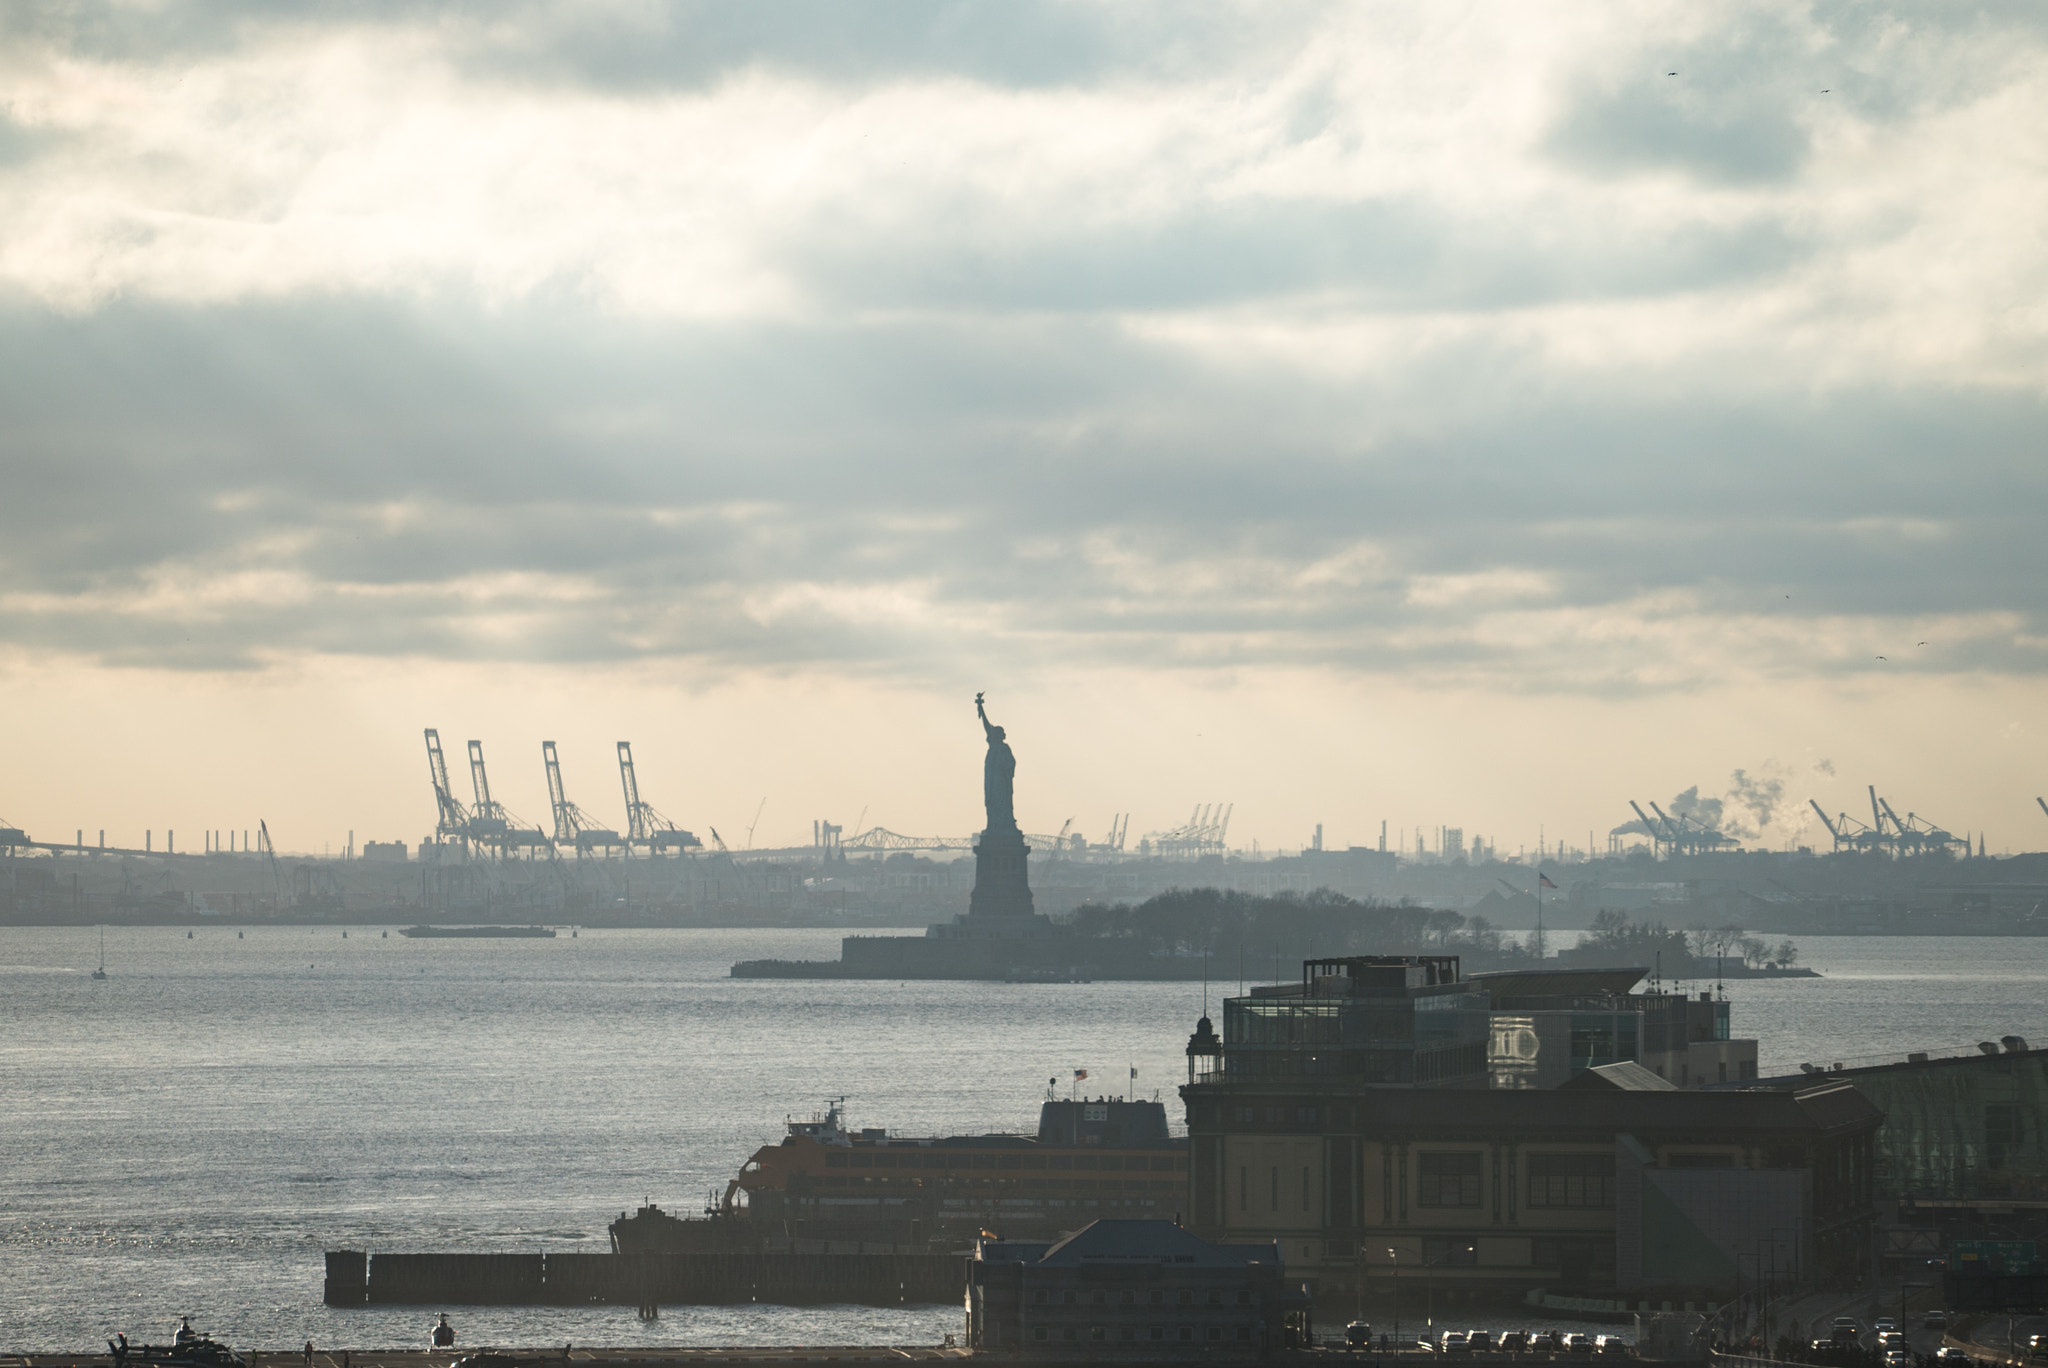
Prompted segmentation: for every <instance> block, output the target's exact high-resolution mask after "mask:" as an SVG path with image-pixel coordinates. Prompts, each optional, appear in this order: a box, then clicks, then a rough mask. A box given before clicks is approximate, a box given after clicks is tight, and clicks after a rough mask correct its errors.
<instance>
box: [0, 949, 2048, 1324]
mask: <svg viewBox="0 0 2048 1368" xmlns="http://www.w3.org/2000/svg"><path fill="white" fill-rule="evenodd" d="M837 940H838V938H837V933H834V932H829V931H585V932H582V933H580V934H579V935H578V936H577V937H576V938H574V939H571V938H570V937H569V936H568V935H567V934H566V932H565V933H564V934H563V935H562V936H561V937H560V938H559V939H556V940H532V941H468V942H465V941H450V940H429V941H410V940H405V939H403V938H401V937H399V936H398V935H397V934H396V933H395V932H394V933H393V934H391V935H390V936H388V937H385V936H381V935H380V934H379V932H378V930H377V929H375V928H369V929H352V930H351V931H350V932H349V934H348V937H347V938H346V939H343V937H342V934H341V932H340V931H339V930H335V929H321V930H318V931H308V930H305V929H297V930H285V929H268V928H266V929H251V930H248V931H246V932H245V933H243V935H242V936H241V937H240V938H238V937H237V934H236V932H235V930H234V929H233V928H225V927H207V928H202V929H200V930H198V931H197V932H196V934H194V935H193V937H192V938H191V939H187V938H186V933H185V931H184V929H182V928H178V929H171V928H150V929H138V928H111V929H109V930H108V932H107V940H106V957H107V970H108V973H109V975H110V977H109V978H108V979H107V980H105V981H94V980H93V979H92V978H91V977H90V973H91V970H92V968H93V966H94V963H95V962H96V959H97V956H98V953H99V942H98V939H97V935H96V933H94V932H91V931H86V930H77V929H60V928H0V1118H4V1124H0V1352H5V1351H9V1350H15V1351H18V1350H59V1351H70V1350H87V1349H91V1348H92V1347H94V1346H95V1345H96V1344H98V1342H99V1341H100V1340H101V1339H103V1338H104V1337H105V1336H106V1335H109V1334H111V1333H112V1332H113V1331H115V1330H125V1331H127V1333H128V1334H129V1336H130V1337H131V1338H138V1337H140V1336H141V1335H142V1334H144V1333H148V1334H150V1335H152V1337H154V1336H158V1335H161V1334H163V1333H165V1332H166V1331H167V1330H168V1328H169V1327H170V1326H171V1325H172V1324H174V1323H175V1317H176V1316H177V1315H180V1314H190V1315H192V1316H193V1318H194V1322H195V1324H198V1325H201V1326H203V1327H205V1328H208V1329H210V1330H212V1331H214V1332H216V1333H218V1334H220V1335H222V1336H223V1337H225V1338H226V1339H228V1340H229V1341H230V1342H233V1343H235V1344H238V1345H245V1346H254V1347H284V1346H290V1345H297V1344H299V1343H301V1342H303V1341H304V1340H306V1339H308V1338H310V1339H312V1340H314V1341H315V1342H316V1343H319V1344H323V1345H324V1344H332V1345H336V1346H349V1347H365V1346H390V1345H417V1344H420V1343H422V1342H423V1338H424V1334H425V1327H426V1320H427V1317H426V1314H425V1313H424V1311H422V1310H420V1309H391V1310H369V1309H363V1310H352V1311H340V1310H330V1309H328V1308H326V1307H324V1306H322V1305H321V1302H320V1283H321V1277H322V1274H323V1264H322V1253H323V1251H324V1250H327V1249H333V1248H343V1247H349V1248H356V1249H370V1250H392V1251H403V1250H437V1249H438V1250H453V1249H469V1250H481V1249H498V1250H505V1251H531V1250H541V1249H546V1250H601V1249H603V1248H605V1247H606V1239H605V1226H606V1224H607V1223H608V1222H609V1221H610V1220H612V1219H613V1218H614V1217H616V1216H617V1215H618V1214H619V1213H620V1212H621V1211H622V1210H624V1209H626V1208H628V1207H632V1206H637V1205H638V1204H639V1203H640V1202H641V1200H642V1199H644V1198H648V1197H652V1198H654V1199H655V1200H657V1201H659V1202H660V1203H661V1204H662V1205H663V1206H664V1207H667V1208H669V1209H671V1210H676V1211H681V1212H689V1211H692V1210H694V1209H697V1208H699V1207H701V1206H702V1205H703V1203H704V1201H705V1200H706V1198H707V1196H708V1195H709V1194H711V1193H713V1192H714V1191H717V1190H722V1189H723V1187H724V1185H725V1182H726V1180H727V1179H728V1178H729V1177H730V1176H731V1175H732V1174H733V1172H734V1171H735V1170H736V1169H737V1168H738V1166H739V1165H740V1164H741V1163H742V1162H743V1161H744V1160H745V1158H746V1157H747V1155H748V1154H750V1153H751V1152H752V1151H753V1149H754V1148H755V1147H756V1146H758V1145H761V1144H764V1143H771V1142H773V1141H775V1140H776V1139H778V1138H779V1137H780V1136H781V1134H782V1123H783V1121H784V1118H785V1116H787V1115H788V1114H790V1113H795V1114H798V1115H804V1114H808V1113H809V1112H810V1111H812V1110H813V1109H814V1108H815V1107H816V1106H818V1105H819V1104H820V1103H821V1102H822V1101H823V1100H824V1099H826V1098H828V1097H835V1096H839V1095H842V1094H843V1095H845V1096H846V1097H848V1099H849V1102H848V1108H849V1112H850V1115H851V1120H852V1121H853V1123H854V1124H856V1125H871V1126H887V1127H890V1128H891V1129H893V1130H901V1131H905V1132H908V1133H957V1132H961V1131H984V1130H1017V1129H1023V1130H1029V1129H1031V1128H1032V1127H1033V1126H1035V1124H1036V1117H1037V1105H1038V1102H1039V1100H1040V1099H1041V1098H1042V1097H1043V1096H1044V1095H1045V1091H1046V1083H1047V1080H1048V1079H1052V1078H1057V1079H1058V1080H1059V1081H1060V1088H1061V1090H1062V1092H1064V1090H1065V1089H1066V1087H1067V1086H1068V1083H1069V1080H1070V1079H1071V1077H1072V1074H1073V1071H1074V1070H1076V1069H1086V1070H1087V1071H1088V1074H1089V1077H1088V1081H1087V1082H1086V1083H1084V1084H1082V1085H1081V1086H1082V1089H1083V1090H1084V1091H1086V1092H1088V1093H1091V1094H1093V1093H1098V1092H1107V1093H1126V1092H1130V1091H1133V1090H1135V1091H1136V1092H1137V1093H1139V1094H1141V1095H1145V1096H1150V1095H1151V1094H1152V1093H1153V1092H1155V1091H1157V1092H1158V1093H1159V1094H1160V1095H1161V1096H1162V1097H1163V1098H1164V1099H1166V1100H1167V1101H1168V1102H1169V1104H1170V1105H1169V1114H1170V1115H1172V1116H1174V1117H1175V1119H1176V1123H1177V1122H1178V1117H1179V1110H1178V1107H1177V1105H1172V1104H1173V1103H1174V1102H1175V1097H1174V1091H1173V1089H1174V1085H1175V1084H1176V1083H1178V1082H1179V1081H1181V1080H1182V1078H1183V1077H1184V1076H1185V1064H1186V1061H1185V1058H1184V1056H1183V1055H1182V1053H1181V1051H1182V1048H1183V1046H1184V1045H1185V1043H1186V1040H1187V1035H1188V1032H1189V1030H1190V1029H1191V1028H1192V1026H1193V1024H1194V1020H1195V1018H1196V1017H1197V1016H1199V1015H1200V1014H1201V1011H1202V1003H1203V988H1202V985H1201V984H1199V983H1172V984H1132V983H1100V984H1062V985H1010V984H991V983H864V982H859V983H857V982H801V981H774V980H733V979H729V978H727V977H726V969H727V967H728V966H729V965H730V964H731V963H732V962H733V961H734V960H738V959H752V958H767V957H782V958H831V957H833V956H835V955H836V953H837V948H838V945H837ZM1801 948H1802V950H1803V952H1804V954H1803V958H1804V961H1805V962H1806V963H1808V964H1811V965H1812V966H1814V967H1816V968H1818V969H1820V970H1821V971H1822V972H1823V973H1824V974H1825V977H1824V978H1821V979H1819V980H1786V981H1775V982H1755V981H1750V982H1734V983H1730V984H1729V985H1728V987H1727V992H1728V996H1729V997H1730V998H1731V999H1732V1000H1733V1002H1734V1013H1735V1025H1736V1031H1737V1034H1741V1035H1752V1034H1753V1035H1757V1036H1759V1037H1761V1038H1762V1041H1763V1046H1762V1054H1763V1067H1764V1071H1765V1072H1766V1073H1770V1072H1786V1071H1793V1070H1796V1069H1797V1067H1798V1065H1799V1063H1800V1062H1801V1061H1805V1060H1814V1061H1823V1062H1833V1061H1836V1060H1845V1061H1846V1060H1852V1059H1855V1058H1859V1057H1863V1056H1868V1055H1872V1054H1875V1053H1880V1052H1886V1051H1905V1050H1910V1049H1925V1048H1929V1047H1939V1046H1957V1045H1961V1046H1969V1045H1971V1044H1972V1043H1974V1042H1976V1041H1978V1040H1984V1039H1996V1038H1997V1037H1999V1036H2002V1035H2007V1034H2018V1035H2023V1036H2030V1037H2034V1038H2036V1039H2037V1040H2043V1041H2048V939H2038V940H2036V939H2011V940H2008V939H1963V940H1953V941H1934V940H1926V939H1905V938H1877V937H1872V938H1836V939H1821V938H1808V939H1805V940H1803V941H1802V942H1801ZM1692 986H1693V987H1698V986H1699V985H1692ZM1236 988H1237V983H1236V975H1235V966H1232V972H1231V974H1230V976H1229V981H1228V982H1219V983H1218V984H1216V985H1215V986H1214V987H1212V989H1211V990H1210V991H1211V998H1212V1002H1220V999H1221V997H1222V996H1223V995H1224V993H1225V992H1234V991H1235V990H1236ZM1132 1068H1135V1069H1136V1070H1137V1078H1136V1082H1135V1084H1133V1083H1132V1082H1131V1081H1130V1070H1131V1069H1132ZM1177 1128H1178V1127H1177ZM457 1320H458V1322H459V1324H460V1326H461V1329H462V1331H463V1337H464V1342H465V1343H469V1344H475V1343H484V1342H517V1343H524V1344H544V1343H551V1342H552V1343H559V1342H562V1341H574V1342H576V1343H579V1344H634V1343H664V1344H813V1345H817V1344H847V1343H871V1344H873V1343H903V1344H913V1343H921V1344H931V1343H937V1342H938V1341H939V1340H940V1339H941V1338H942V1337H943V1336H944V1335H946V1334H947V1333H949V1332H956V1331H958V1330H959V1329H960V1320H961V1315H960V1310H959V1308H958V1307H957V1306H953V1307H909V1308H904V1309H900V1310H881V1309H874V1308H866V1307H825V1308H777V1307H669V1308H665V1309H664V1311H663V1315H662V1319H661V1320H660V1321H658V1322H654V1323H652V1324H648V1323H643V1322H641V1321H639V1320H637V1319H636V1318H635V1315H634V1313H633V1311H632V1309H631V1308H626V1307H588V1308H559V1307H544V1308H543V1307H535V1308H475V1309H465V1310H462V1311H460V1312H459V1313H458V1315H457ZM1473 1323H1475V1324H1482V1325H1483V1324H1486V1323H1487V1322H1486V1321H1485V1320H1484V1319H1483V1318H1482V1319H1480V1320H1477V1321H1474V1322H1473ZM1594 1328H1597V1327H1594Z"/></svg>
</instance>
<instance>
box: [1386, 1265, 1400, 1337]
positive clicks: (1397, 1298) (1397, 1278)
mask: <svg viewBox="0 0 2048 1368" xmlns="http://www.w3.org/2000/svg"><path fill="white" fill-rule="evenodd" d="M1387 1262H1388V1263H1390V1264H1392V1265H1393V1266H1394V1357H1395V1358H1397V1359H1398V1358H1400V1357H1401V1260H1400V1258H1399V1257H1398V1256H1397V1255H1396V1254H1395V1253H1394V1247H1393V1246H1392V1245H1388V1246H1387Z"/></svg>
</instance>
